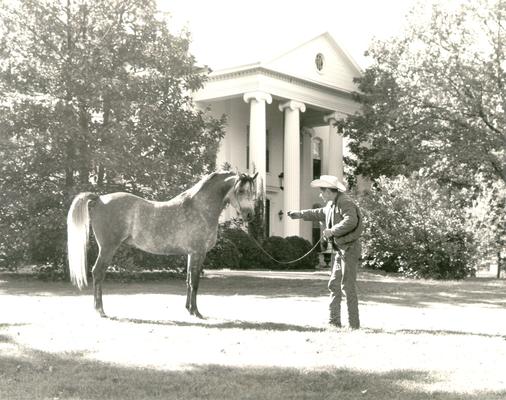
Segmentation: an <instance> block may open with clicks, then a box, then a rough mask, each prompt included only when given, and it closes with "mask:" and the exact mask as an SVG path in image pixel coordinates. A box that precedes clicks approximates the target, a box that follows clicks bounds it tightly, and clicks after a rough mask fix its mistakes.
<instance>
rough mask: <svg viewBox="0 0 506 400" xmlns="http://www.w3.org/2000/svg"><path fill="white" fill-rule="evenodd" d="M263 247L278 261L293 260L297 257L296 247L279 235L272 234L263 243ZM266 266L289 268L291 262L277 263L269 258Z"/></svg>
mask: <svg viewBox="0 0 506 400" xmlns="http://www.w3.org/2000/svg"><path fill="white" fill-rule="evenodd" d="M262 247H263V248H264V250H265V251H266V252H267V253H269V254H270V255H271V256H272V257H273V258H274V259H276V260H278V261H291V260H293V259H295V258H297V257H294V249H293V247H292V246H291V245H290V243H289V242H288V241H287V240H286V239H283V238H282V237H279V236H270V237H268V238H266V239H265V240H264V241H263V243H262ZM266 267H267V268H270V269H288V268H290V264H282V263H277V262H276V261H274V260H271V259H269V261H268V263H267V265H266Z"/></svg>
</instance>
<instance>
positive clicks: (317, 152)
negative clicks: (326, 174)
mask: <svg viewBox="0 0 506 400" xmlns="http://www.w3.org/2000/svg"><path fill="white" fill-rule="evenodd" d="M311 147H312V149H311V155H312V159H313V179H318V178H319V177H320V175H321V174H322V140H321V139H320V138H314V139H313V141H312V143H311Z"/></svg>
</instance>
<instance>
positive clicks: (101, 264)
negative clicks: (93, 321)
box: [91, 247, 117, 317]
mask: <svg viewBox="0 0 506 400" xmlns="http://www.w3.org/2000/svg"><path fill="white" fill-rule="evenodd" d="M116 249H117V247H114V248H112V249H111V248H105V247H100V250H99V252H98V257H97V260H96V261H95V265H94V266H93V269H92V270H91V272H92V274H93V296H94V301H95V310H96V311H97V312H98V313H99V314H100V316H101V317H105V316H106V315H105V312H104V305H103V302H102V283H103V282H104V279H105V271H106V269H107V266H108V265H109V264H110V262H111V261H112V257H113V256H114V253H115V252H116Z"/></svg>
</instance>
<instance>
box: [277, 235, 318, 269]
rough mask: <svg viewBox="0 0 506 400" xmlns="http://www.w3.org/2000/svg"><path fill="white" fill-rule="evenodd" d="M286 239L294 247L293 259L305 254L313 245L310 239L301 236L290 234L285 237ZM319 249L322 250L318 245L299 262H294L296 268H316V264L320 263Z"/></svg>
mask: <svg viewBox="0 0 506 400" xmlns="http://www.w3.org/2000/svg"><path fill="white" fill-rule="evenodd" d="M285 240H286V241H287V242H288V244H289V245H290V246H291V247H292V249H293V253H292V260H294V259H297V258H300V257H302V256H304V255H305V254H306V253H308V252H309V251H310V250H311V249H312V247H313V246H312V245H311V243H310V242H309V241H308V240H306V239H304V238H302V237H300V236H288V237H287V238H285ZM319 250H320V249H319V247H317V248H316V249H314V250H313V251H311V253H309V254H308V255H307V256H305V257H304V258H303V259H302V260H300V261H298V262H297V263H294V264H293V266H294V268H300V269H314V268H315V266H317V265H318V263H319V258H318V251H319Z"/></svg>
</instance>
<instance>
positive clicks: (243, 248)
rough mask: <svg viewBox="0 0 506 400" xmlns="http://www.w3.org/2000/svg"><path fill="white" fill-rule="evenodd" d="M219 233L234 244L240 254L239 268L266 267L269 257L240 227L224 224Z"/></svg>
mask: <svg viewBox="0 0 506 400" xmlns="http://www.w3.org/2000/svg"><path fill="white" fill-rule="evenodd" d="M219 235H223V237H224V238H226V239H228V240H230V241H231V242H232V243H233V244H234V245H235V246H236V248H237V250H238V251H239V254H240V259H239V268H241V269H256V268H266V267H267V266H268V265H269V259H268V258H267V257H266V256H265V254H264V253H263V252H262V250H261V249H260V248H259V245H258V244H256V243H255V242H254V241H253V239H252V238H251V237H250V236H249V235H248V233H246V232H244V231H243V230H242V229H240V228H237V227H234V226H228V225H224V226H223V227H222V228H221V229H220V232H219Z"/></svg>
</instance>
